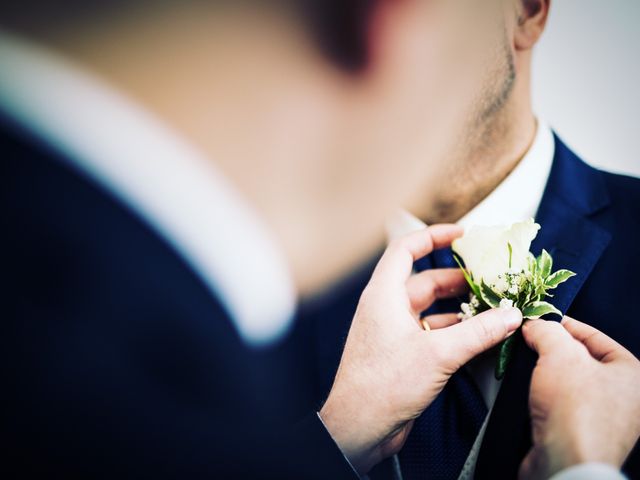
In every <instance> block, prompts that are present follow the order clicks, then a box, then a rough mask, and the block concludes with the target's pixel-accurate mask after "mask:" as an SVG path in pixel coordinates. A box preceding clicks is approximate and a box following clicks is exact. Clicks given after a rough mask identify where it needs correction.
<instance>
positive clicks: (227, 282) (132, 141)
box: [0, 31, 295, 345]
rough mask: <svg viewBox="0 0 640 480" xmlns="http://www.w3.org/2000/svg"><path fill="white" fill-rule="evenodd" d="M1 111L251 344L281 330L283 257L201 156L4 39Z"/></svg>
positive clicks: (39, 52)
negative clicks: (51, 151)
mask: <svg viewBox="0 0 640 480" xmlns="http://www.w3.org/2000/svg"><path fill="white" fill-rule="evenodd" d="M0 108H1V109H2V110H4V111H5V113H7V114H8V115H9V116H10V117H12V118H13V119H14V120H15V121H16V122H18V124H20V125H22V126H23V127H24V128H26V129H29V130H30V131H32V132H33V133H35V134H36V135H37V136H39V137H40V138H42V139H43V140H45V141H46V142H47V143H48V144H49V145H51V146H52V147H53V148H56V149H58V150H59V151H61V152H63V153H64V154H65V156H66V157H68V158H69V160H70V161H71V162H72V163H73V165H74V166H75V167H78V168H79V169H81V170H82V171H84V172H85V173H86V174H87V175H89V176H90V177H92V178H93V179H94V180H96V181H97V182H99V183H100V184H102V185H103V186H105V187H106V188H107V189H108V190H110V191H112V192H113V193H115V194H116V195H117V196H118V197H119V198H120V199H122V200H123V201H124V202H125V203H127V204H128V205H129V206H130V207H131V208H132V209H133V210H135V211H136V212H137V213H138V214H139V215H140V217H142V218H143V219H144V220H146V221H147V222H148V223H149V224H150V225H151V226H152V227H153V228H155V230H156V231H157V232H158V233H159V234H160V235H161V236H162V237H163V238H165V239H166V240H167V241H168V242H169V243H170V244H172V245H173V246H174V248H175V249H176V250H177V251H178V252H179V253H180V254H181V255H182V256H183V257H184V258H185V259H186V261H187V262H188V263H189V264H190V265H191V267H192V268H193V270H194V271H195V272H197V273H198V274H199V275H200V277H201V278H202V279H203V280H204V282H205V283H206V284H207V285H208V287H209V288H210V289H211V290H212V292H213V293H214V294H215V295H216V297H217V298H219V299H220V300H221V301H222V303H223V304H224V305H225V307H226V308H227V310H228V311H229V313H230V315H231V317H232V319H233V321H234V322H235V324H236V326H237V329H238V331H239V332H240V334H241V336H242V337H243V338H244V339H245V340H246V341H247V342H249V343H250V344H254V345H256V344H257V345H259V344H263V343H266V342H269V341H272V340H275V339H276V338H277V337H279V336H280V335H281V334H283V333H284V332H285V331H286V330H287V327H288V325H289V323H290V320H291V319H292V317H293V313H294V308H295V290H294V287H293V282H292V279H291V277H290V274H289V270H288V268H287V265H286V262H285V259H284V255H283V253H282V252H281V250H280V249H279V248H278V246H277V243H276V242H275V241H274V239H273V238H272V235H271V233H270V232H269V230H268V229H267V228H266V226H265V225H264V224H263V222H262V221H261V220H260V219H259V217H258V216H257V215H256V214H255V213H254V212H253V211H252V209H251V208H250V207H249V206H248V205H247V203H245V201H243V199H242V198H241V197H240V195H239V194H238V193H237V192H236V191H235V190H234V188H233V186H232V185H231V184H230V183H229V182H227V181H226V179H225V178H224V177H223V176H222V175H221V174H220V172H218V171H217V170H216V169H215V167H214V165H213V162H212V161H211V160H210V159H208V158H206V155H204V154H203V153H202V152H199V151H198V150H197V149H195V148H194V147H193V146H192V145H189V144H187V143H186V142H185V141H183V140H182V139H181V138H179V136H177V135H176V133H175V132H173V131H171V130H170V129H169V128H168V127H167V126H166V125H164V124H162V123H161V122H160V121H159V120H158V119H157V118H154V117H153V116H152V115H150V114H149V113H148V112H146V111H144V110H143V109H142V108H140V107H139V106H137V105H136V104H135V103H134V102H133V101H132V100H131V99H129V98H126V97H125V96H124V95H122V94H121V93H119V92H117V91H115V90H113V89H112V88H111V87H109V86H107V85H106V84H104V83H103V82H102V81H101V80H100V79H98V78H96V77H94V76H92V75H90V74H89V73H87V72H85V71H82V70H81V69H79V68H78V67H77V66H76V65H73V64H71V63H69V62H67V61H66V60H64V59H62V58H60V57H57V56H55V55H54V54H53V53H51V52H48V51H45V50H43V49H40V48H37V47H36V46H34V45H30V44H28V43H27V42H25V41H23V40H19V39H17V38H15V37H13V36H10V35H6V34H4V33H2V32H1V31H0Z"/></svg>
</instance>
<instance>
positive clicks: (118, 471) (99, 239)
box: [0, 122, 354, 479]
mask: <svg viewBox="0 0 640 480" xmlns="http://www.w3.org/2000/svg"><path fill="white" fill-rule="evenodd" d="M69 165H70V162H68V161H66V160H65V159H64V158H63V157H61V156H60V155H59V154H57V153H55V152H54V151H53V150H52V149H49V148H48V147H47V146H45V145H42V144H40V143H38V142H37V141H36V140H35V139H33V138H30V137H28V136H27V135H25V134H24V133H23V132H20V131H18V129H16V128H13V127H11V126H10V125H9V123H8V122H7V123H6V124H5V125H2V124H0V185H1V186H0V222H1V228H0V232H2V233H1V236H0V272H1V278H2V280H1V284H2V288H1V289H0V301H1V307H0V385H1V387H0V389H1V394H0V398H1V400H0V402H1V403H2V410H1V413H0V425H1V428H0V436H1V443H2V446H1V448H0V477H2V478H34V477H35V478H43V477H44V478H50V477H55V478H77V477H79V478H278V479H281V478H354V474H353V471H352V470H351V468H350V467H349V465H348V463H347V462H346V461H345V459H344V457H343V456H342V454H341V452H340V451H339V449H338V448H337V447H336V445H335V444H334V443H333V441H332V440H331V438H330V436H329V435H328V433H327V432H326V431H325V430H324V428H323V427H322V424H321V423H320V421H319V420H318V419H317V417H316V416H315V414H314V412H313V411H311V413H310V414H309V415H308V416H306V418H305V419H304V420H303V421H301V422H299V423H298V424H297V425H296V426H295V427H294V426H293V423H294V421H295V420H298V419H299V418H303V417H305V415H304V414H305V411H304V410H303V407H306V405H307V403H306V402H302V395H303V394H304V389H303V388H301V387H300V388H299V386H300V385H302V383H301V382H299V380H300V379H302V380H304V378H303V377H304V372H302V371H301V370H299V369H298V368H297V365H300V364H301V362H299V361H298V357H297V356H298V354H299V352H297V350H296V345H297V343H296V342H294V341H293V340H292V339H287V340H285V341H283V342H280V343H279V344H278V345H275V346H273V347H270V348H264V349H262V350H252V349H249V348H247V347H245V345H244V344H243V342H242V341H241V339H240V338H239V336H238V335H237V333H236V331H235V329H234V328H233V326H232V322H231V321H230V319H229V316H228V314H227V312H226V311H224V309H223V307H222V306H221V304H220V302H219V301H218V299H216V298H215V296H214V295H212V294H211V292H210V290H209V289H208V288H207V287H206V286H205V285H204V284H203V282H202V281H201V280H200V278H199V277H198V276H197V275H196V274H194V272H193V271H192V270H191V269H190V268H189V267H188V266H187V265H186V264H185V262H183V260H182V258H181V256H180V255H179V254H177V252H175V251H174V250H172V248H171V247H170V246H169V245H168V244H167V243H166V242H165V241H164V240H163V238H161V237H160V236H158V235H157V234H156V233H155V231H154V230H152V229H151V228H149V226H148V225H147V224H146V223H145V222H143V221H141V220H140V218H139V217H138V216H137V215H136V214H135V213H134V212H133V211H131V210H130V209H129V208H128V207H127V206H126V205H124V204H123V203H122V202H120V201H119V199H117V198H115V197H113V196H112V195H111V194H110V193H109V192H108V191H105V190H104V189H103V188H102V187H101V186H100V185H97V184H95V183H93V182H92V181H90V180H89V179H88V178H85V176H84V175H83V174H82V173H80V172H78V171H75V170H73V169H72V168H71V167H69ZM220 228H224V225H221V226H220ZM294 336H295V333H294Z"/></svg>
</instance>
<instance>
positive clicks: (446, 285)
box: [407, 268, 469, 313]
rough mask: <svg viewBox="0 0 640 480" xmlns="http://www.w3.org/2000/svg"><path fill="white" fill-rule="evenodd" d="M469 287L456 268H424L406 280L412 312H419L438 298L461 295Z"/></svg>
mask: <svg viewBox="0 0 640 480" xmlns="http://www.w3.org/2000/svg"><path fill="white" fill-rule="evenodd" d="M468 289H469V287H468V285H467V282H466V280H465V279H464V275H463V274H462V271H460V269H458V268H448V269H438V270H425V271H424V272H420V273H417V274H416V275H412V276H411V277H410V278H409V280H407V294H408V296H409V301H410V302H411V308H412V309H413V311H414V312H416V313H420V312H423V311H424V310H426V309H427V308H429V307H430V306H431V304H432V303H433V302H434V301H435V300H436V299H439V298H454V297H457V296H460V295H463V294H464V293H466V292H467V291H468Z"/></svg>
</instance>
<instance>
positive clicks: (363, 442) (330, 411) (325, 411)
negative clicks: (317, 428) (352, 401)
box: [318, 395, 378, 475]
mask: <svg viewBox="0 0 640 480" xmlns="http://www.w3.org/2000/svg"><path fill="white" fill-rule="evenodd" d="M318 415H319V416H320V419H321V420H322V423H323V424H324V426H325V428H326V429H327V431H328V432H329V435H331V438H332V439H333V441H334V442H335V443H336V445H338V448H340V450H341V451H342V454H343V455H344V456H345V458H346V459H347V460H348V461H349V463H350V464H351V466H352V467H353V468H354V470H356V472H357V473H358V475H365V474H366V473H367V472H369V470H371V468H373V466H374V465H375V464H376V463H378V460H377V459H376V450H377V448H376V445H375V442H373V441H372V439H371V435H369V431H368V426H367V425H366V422H365V423H364V424H363V423H361V422H359V418H360V415H354V414H353V413H350V410H349V408H348V405H347V404H346V403H345V402H342V401H341V400H340V399H339V398H336V396H331V395H330V396H329V398H328V399H327V401H326V402H325V404H324V405H323V407H322V408H321V409H320V411H319V412H318Z"/></svg>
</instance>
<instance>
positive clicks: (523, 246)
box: [452, 219, 540, 285]
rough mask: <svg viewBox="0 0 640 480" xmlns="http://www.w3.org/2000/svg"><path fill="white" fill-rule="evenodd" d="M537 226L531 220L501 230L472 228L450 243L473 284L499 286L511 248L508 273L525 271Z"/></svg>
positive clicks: (505, 270)
mask: <svg viewBox="0 0 640 480" xmlns="http://www.w3.org/2000/svg"><path fill="white" fill-rule="evenodd" d="M538 230H540V225H538V224H537V223H535V222H534V221H533V219H530V220H528V221H526V222H520V223H515V224H513V225H511V226H510V227H509V226H506V227H504V226H502V227H471V228H470V229H469V230H468V231H467V232H465V234H464V236H463V237H461V238H459V239H457V240H455V241H454V242H453V245H452V248H453V251H454V252H455V253H456V254H458V256H459V257H460V258H462V260H464V263H465V266H466V267H467V270H469V272H470V273H471V276H472V278H473V281H474V282H475V283H478V284H480V282H481V281H482V280H484V282H485V283H486V284H487V285H495V284H496V283H498V280H499V279H498V276H499V275H503V274H505V273H506V272H508V271H509V247H508V245H509V244H511V249H512V254H511V270H512V271H515V272H520V271H523V270H524V271H528V261H527V258H528V257H529V249H530V248H531V242H532V241H533V239H534V238H536V235H538Z"/></svg>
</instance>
